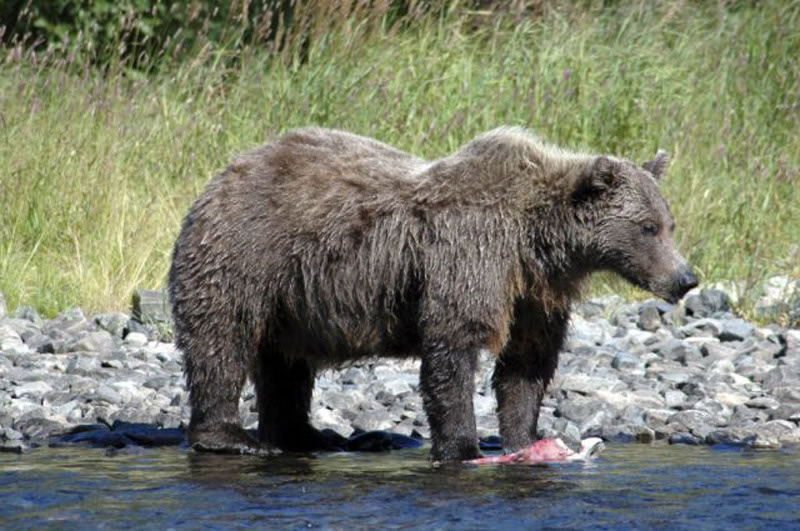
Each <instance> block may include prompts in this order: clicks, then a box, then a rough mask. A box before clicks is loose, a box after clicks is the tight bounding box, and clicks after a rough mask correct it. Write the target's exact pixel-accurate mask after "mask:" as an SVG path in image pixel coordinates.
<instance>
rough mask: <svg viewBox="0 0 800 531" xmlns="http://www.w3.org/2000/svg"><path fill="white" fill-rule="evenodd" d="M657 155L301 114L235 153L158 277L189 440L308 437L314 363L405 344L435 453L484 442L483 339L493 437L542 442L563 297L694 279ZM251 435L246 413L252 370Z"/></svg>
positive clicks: (252, 449) (676, 285) (515, 131)
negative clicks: (466, 137)
mask: <svg viewBox="0 0 800 531" xmlns="http://www.w3.org/2000/svg"><path fill="white" fill-rule="evenodd" d="M666 164H667V155H666V154H665V153H663V152H659V153H658V154H657V155H656V157H655V159H654V160H652V161H650V162H647V163H645V164H644V165H643V166H641V167H640V166H637V165H636V164H633V163H632V162H630V161H628V160H625V159H621V158H617V157H612V156H602V155H601V156H595V155H586V154H580V153H573V152H570V151H566V150H562V149H559V148H557V147H554V146H552V145H549V144H547V143H545V142H543V141H542V140H540V139H538V138H537V137H535V136H534V135H532V134H531V133H529V132H527V131H525V130H523V129H519V128H500V129H496V130H494V131H491V132H489V133H486V134H484V135H482V136H479V137H477V138H476V139H474V140H472V141H471V142H469V143H468V144H466V145H465V146H464V147H463V148H461V149H460V150H459V151H457V152H456V153H455V154H453V155H451V156H449V157H446V158H443V159H440V160H436V161H426V160H422V159H420V158H417V157H414V156H412V155H409V154H407V153H404V152H402V151H399V150H397V149H394V148H392V147H390V146H388V145H385V144H383V143H380V142H378V141H376V140H372V139H368V138H363V137H360V136H356V135H353V134H349V133H345V132H341V131H335V130H328V129H321V128H304V129H299V130H295V131H292V132H289V133H288V134H286V135H285V136H283V137H281V138H279V139H277V140H275V141H274V142H273V143H271V144H268V145H266V146H264V147H262V148H260V149H256V150H255V151H253V152H251V153H248V154H246V155H243V156H241V157H239V158H238V159H236V160H235V161H234V162H233V163H232V164H231V165H230V166H229V167H228V168H227V169H226V170H225V171H223V172H222V173H221V174H220V175H218V176H217V177H216V178H214V179H213V180H212V181H211V182H210V183H209V184H208V187H207V188H206V190H205V191H204V192H203V194H202V195H201V196H200V198H199V199H198V200H197V201H196V202H195V203H194V205H193V206H192V207H191V209H190V210H189V213H188V215H187V216H186V219H185V221H184V223H183V227H182V230H181V232H180V236H179V237H178V239H177V242H176V244H175V249H174V256H173V262H172V268H171V270H170V275H169V292H170V299H171V302H172V307H173V312H174V318H175V327H176V329H175V330H176V339H177V345H178V347H179V348H180V349H181V350H182V351H183V353H184V356H185V367H186V377H187V383H188V388H189V393H190V405H191V407H192V417H191V422H190V426H189V440H190V442H191V443H192V444H193V446H194V447H195V448H196V449H198V450H207V451H224V452H241V453H262V452H270V451H272V449H281V450H288V451H307V450H313V449H317V448H322V447H324V446H325V444H326V440H325V438H323V437H322V436H321V434H320V433H319V432H318V431H317V430H315V429H314V428H313V427H312V426H311V424H310V421H309V408H310V401H311V391H312V386H313V383H314V378H315V374H316V373H317V371H318V370H320V369H323V368H328V367H335V366H337V365H340V364H342V363H345V362H353V361H355V360H359V359H364V358H368V357H372V356H397V357H404V356H418V357H419V358H420V359H421V368H420V390H421V393H422V398H423V404H424V408H425V412H426V414H427V416H428V420H429V423H430V428H431V436H432V443H433V444H432V450H431V457H432V459H434V460H464V459H470V458H475V457H478V456H479V455H480V454H479V450H478V437H477V436H476V428H475V417H474V414H473V405H472V397H473V392H474V390H475V384H474V373H475V370H476V364H477V360H478V355H479V352H481V351H482V350H484V351H489V352H491V353H492V354H494V355H495V356H496V358H497V361H496V368H495V371H494V375H493V386H494V390H495V393H496V395H497V402H498V417H499V424H500V435H501V438H502V441H503V446H504V448H505V450H506V451H514V450H518V449H520V448H522V447H524V446H527V445H528V444H530V443H531V442H532V441H534V440H535V438H536V423H537V419H538V415H539V406H540V403H541V400H542V395H543V393H544V391H545V388H546V387H547V385H548V383H549V381H550V380H551V378H552V376H553V372H554V371H555V368H556V364H557V360H558V352H559V349H560V348H561V345H562V342H563V341H564V336H565V333H566V330H567V323H568V320H569V312H570V302H571V301H573V300H574V299H575V298H576V296H577V295H578V294H579V292H580V289H581V285H582V284H583V283H584V280H585V279H586V278H587V276H588V275H589V274H590V273H592V272H593V271H598V270H610V271H615V272H617V273H619V274H620V275H622V276H623V277H624V278H626V279H627V280H629V281H630V282H632V283H633V284H635V285H637V286H640V287H642V288H645V289H647V290H649V291H651V292H652V293H654V294H655V295H657V296H660V297H663V298H664V299H666V300H667V301H670V302H673V303H674V302H676V301H677V300H679V299H680V298H681V297H682V296H683V295H684V294H685V293H686V292H687V291H688V290H690V289H691V288H693V287H695V286H696V285H697V280H696V279H695V276H694V275H693V274H692V272H691V271H690V269H689V268H688V267H687V264H686V261H685V260H684V259H683V258H682V257H681V255H680V253H679V252H678V250H677V248H676V245H675V242H674V240H673V231H674V229H675V223H674V222H673V219H672V216H671V214H670V211H669V208H668V207H667V203H666V201H665V200H664V198H663V196H662V195H661V193H660V192H659V186H658V180H659V178H661V176H662V175H663V173H664V170H665V167H666ZM248 377H249V378H250V379H251V380H252V381H253V382H254V384H255V386H256V392H257V403H258V419H259V425H258V440H256V439H255V438H253V437H251V436H250V435H249V434H248V433H247V432H246V431H245V430H244V429H243V428H242V427H241V425H240V419H239V408H238V405H239V395H240V393H241V391H242V386H243V385H244V383H245V381H246V379H247V378H248Z"/></svg>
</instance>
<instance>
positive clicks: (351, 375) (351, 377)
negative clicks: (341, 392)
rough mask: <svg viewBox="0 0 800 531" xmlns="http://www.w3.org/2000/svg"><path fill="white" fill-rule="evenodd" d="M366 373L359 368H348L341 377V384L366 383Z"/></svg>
mask: <svg viewBox="0 0 800 531" xmlns="http://www.w3.org/2000/svg"><path fill="white" fill-rule="evenodd" d="M368 379H369V378H368V377H367V373H366V371H365V370H364V369H362V368H360V367H350V368H348V369H347V370H345V372H344V374H343V375H342V383H343V384H350V385H360V384H363V383H366V382H367V381H368Z"/></svg>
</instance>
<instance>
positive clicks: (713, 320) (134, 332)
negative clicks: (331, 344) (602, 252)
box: [0, 290, 800, 451]
mask: <svg viewBox="0 0 800 531" xmlns="http://www.w3.org/2000/svg"><path fill="white" fill-rule="evenodd" d="M143 311H144V310H142V308H136V309H135V310H134V315H135V316H136V318H132V317H131V316H129V315H127V314H124V313H110V314H101V315H95V316H91V317H87V316H85V315H84V313H83V312H82V311H80V310H79V309H73V310H70V311H67V312H65V313H63V314H61V315H59V316H58V317H56V318H55V319H52V320H43V319H41V318H40V317H39V316H38V315H36V313H35V312H33V311H32V310H30V309H19V310H17V311H16V312H15V313H14V314H13V315H7V313H6V311H5V305H4V304H3V302H2V296H0V449H3V450H5V451H23V450H25V449H27V448H30V447H35V446H38V445H41V444H48V443H49V444H66V443H73V442H89V443H93V444H96V445H100V446H110V447H115V448H120V447H125V446H131V445H133V446H135V445H161V444H182V443H183V441H184V436H183V430H182V428H183V426H185V425H186V424H187V423H188V420H189V407H188V404H187V399H188V394H187V392H186V389H185V381H184V377H183V374H182V369H183V366H182V360H181V355H180V353H179V352H178V351H177V350H176V349H175V347H174V345H173V344H172V343H169V342H164V341H160V340H159V337H164V330H165V329H166V327H160V326H153V325H147V326H146V325H143V324H142V323H141V320H144V319H142V316H141V314H142V313H143ZM161 317H163V316H161ZM161 317H159V316H156V320H158V319H160V318H161ZM159 330H161V334H159ZM492 365H493V360H492V359H491V358H490V357H488V356H484V357H483V358H482V359H481V365H480V371H479V374H478V375H477V376H476V382H477V386H476V389H477V392H476V394H475V412H476V416H477V422H478V429H479V435H480V436H481V437H483V438H485V439H486V440H487V441H489V442H490V443H491V442H492V441H496V435H497V419H496V417H495V415H494V410H495V407H496V402H495V399H494V396H493V394H492V392H491V372H492ZM418 374H419V362H418V361H415V360H375V361H372V362H369V363H365V364H362V365H354V366H350V367H347V368H344V369H342V370H339V371H327V372H324V373H323V374H321V375H320V376H319V377H318V379H317V384H316V387H315V391H314V399H313V406H312V413H313V419H314V423H315V424H316V425H317V426H318V427H319V428H329V429H332V430H335V431H336V432H338V433H340V434H342V435H345V436H350V435H351V434H353V433H355V434H358V433H360V432H362V431H364V432H376V431H377V432H392V433H395V434H400V435H405V436H410V437H413V438H418V439H419V438H421V439H425V438H428V437H429V436H430V432H429V429H428V426H427V422H426V418H425V414H424V412H423V410H422V400H421V398H420V395H419V392H418ZM240 409H241V416H242V419H243V423H244V425H245V426H246V427H249V428H254V427H255V426H256V425H257V420H258V415H257V413H256V411H255V394H254V391H253V387H252V385H251V386H248V387H247V389H246V390H245V392H244V393H243V396H242V399H241V403H240ZM131 423H133V424H131ZM798 425H800V330H798V329H786V328H781V327H779V326H776V325H769V326H765V327H762V326H757V325H755V324H753V323H750V322H747V321H745V320H743V319H741V318H739V317H737V316H735V315H734V314H733V313H731V308H730V304H729V297H728V295H727V294H726V292H724V291H719V290H706V291H702V292H697V293H694V294H690V295H689V296H688V297H687V298H686V300H685V303H684V304H681V305H679V306H671V305H668V304H666V303H661V302H655V301H649V302H645V303H636V304H633V303H624V302H622V301H621V300H620V299H619V298H616V297H608V298H604V299H597V300H591V301H587V302H583V303H581V304H579V305H577V306H576V308H575V313H574V318H573V323H572V328H571V333H570V336H569V339H568V341H567V344H566V347H565V351H564V352H563V353H562V355H561V358H560V363H559V370H558V373H557V375H556V377H555V380H554V382H553V383H552V385H551V386H550V392H549V394H548V396H547V397H546V399H545V401H544V406H543V408H542V414H541V418H540V421H539V428H540V434H541V435H543V436H558V437H561V438H562V439H564V440H565V441H566V442H567V443H568V444H573V445H574V444H576V443H577V441H578V440H579V439H581V438H585V437H590V436H600V437H603V438H604V439H607V440H623V441H639V442H643V443H649V442H654V441H667V442H669V443H681V444H732V445H742V446H750V447H755V448H779V447H781V446H782V445H797V444H800V427H799V426H798ZM387 440H389V439H388V438H387ZM355 447H356V448H358V446H357V445H356V446H355Z"/></svg>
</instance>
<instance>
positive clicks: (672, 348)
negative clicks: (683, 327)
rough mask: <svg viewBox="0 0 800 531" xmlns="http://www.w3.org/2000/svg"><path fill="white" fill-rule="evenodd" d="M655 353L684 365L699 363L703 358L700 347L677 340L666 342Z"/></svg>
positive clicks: (671, 339)
mask: <svg viewBox="0 0 800 531" xmlns="http://www.w3.org/2000/svg"><path fill="white" fill-rule="evenodd" d="M655 352H657V353H659V354H661V355H662V356H664V358H666V359H668V360H672V361H676V362H678V363H680V364H682V365H687V364H689V363H695V362H698V361H700V359H702V357H703V354H702V353H701V352H700V348H699V347H697V346H696V345H692V344H689V343H686V342H684V341H681V340H679V339H676V338H670V339H668V340H666V341H664V342H663V343H661V344H660V345H659V346H658V347H657V350H655Z"/></svg>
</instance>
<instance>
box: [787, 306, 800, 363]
mask: <svg viewBox="0 0 800 531" xmlns="http://www.w3.org/2000/svg"><path fill="white" fill-rule="evenodd" d="M798 302H800V301H798ZM784 337H785V339H786V357H787V358H797V359H800V330H787V331H786V334H785V335H784Z"/></svg>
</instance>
